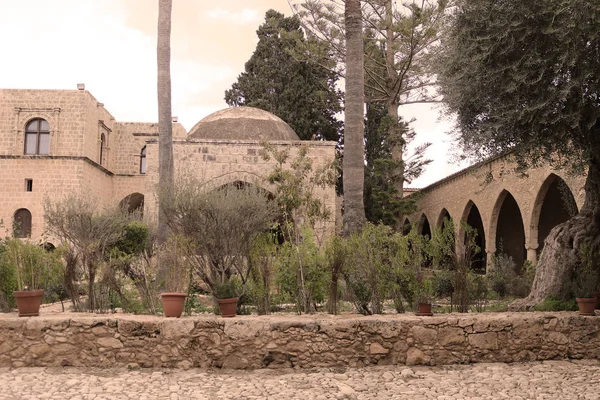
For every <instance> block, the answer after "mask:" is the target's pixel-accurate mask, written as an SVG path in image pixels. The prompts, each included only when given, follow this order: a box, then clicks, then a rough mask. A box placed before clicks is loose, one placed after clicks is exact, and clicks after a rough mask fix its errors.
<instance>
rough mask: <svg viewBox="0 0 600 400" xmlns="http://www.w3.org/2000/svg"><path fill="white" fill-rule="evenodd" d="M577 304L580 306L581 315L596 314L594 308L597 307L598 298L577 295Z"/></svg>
mask: <svg viewBox="0 0 600 400" xmlns="http://www.w3.org/2000/svg"><path fill="white" fill-rule="evenodd" d="M576 299H577V305H578V306H579V315H595V313H594V310H595V309H596V298H595V297H590V298H586V297H584V298H581V297H577V298H576Z"/></svg>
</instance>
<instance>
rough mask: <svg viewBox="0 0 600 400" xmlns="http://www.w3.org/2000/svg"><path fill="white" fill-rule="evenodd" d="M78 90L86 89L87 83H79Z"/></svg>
mask: <svg viewBox="0 0 600 400" xmlns="http://www.w3.org/2000/svg"><path fill="white" fill-rule="evenodd" d="M77 90H85V83H78V84H77Z"/></svg>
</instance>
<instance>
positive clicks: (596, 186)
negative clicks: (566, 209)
mask: <svg viewBox="0 0 600 400" xmlns="http://www.w3.org/2000/svg"><path fill="white" fill-rule="evenodd" d="M584 243H588V244H589V245H590V246H593V248H595V246H597V245H598V244H599V243H600V160H592V162H590V164H589V166H588V175H587V178H586V181H585V201H584V203H583V207H582V208H581V211H580V212H579V214H578V215H576V216H575V217H573V218H571V219H570V220H568V221H566V222H564V223H562V224H560V225H557V226H555V227H554V228H553V229H552V230H551V231H550V234H548V237H547V238H546V240H545V241H544V250H543V251H542V254H541V257H540V260H539V262H538V264H537V267H536V271H535V278H534V280H533V285H532V288H531V293H530V294H529V296H528V297H526V298H525V299H520V300H516V301H514V302H513V303H512V304H511V305H510V309H511V310H514V311H518V310H524V309H529V308H532V307H533V306H535V305H536V304H539V303H542V302H543V301H544V300H545V299H547V298H548V297H550V296H557V297H559V298H568V297H572V293H571V289H572V281H573V272H574V267H575V266H576V265H577V264H578V263H579V262H580V248H581V245H582V244H584Z"/></svg>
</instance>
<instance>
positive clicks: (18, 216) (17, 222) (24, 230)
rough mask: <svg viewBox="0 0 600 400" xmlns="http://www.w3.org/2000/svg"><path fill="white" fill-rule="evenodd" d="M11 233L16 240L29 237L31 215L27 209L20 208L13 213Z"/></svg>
mask: <svg viewBox="0 0 600 400" xmlns="http://www.w3.org/2000/svg"><path fill="white" fill-rule="evenodd" d="M13 232H14V234H15V237H18V238H26V237H29V236H31V213H30V212H29V210H28V209H26V208H20V209H18V210H17V211H15V216H14V220H13Z"/></svg>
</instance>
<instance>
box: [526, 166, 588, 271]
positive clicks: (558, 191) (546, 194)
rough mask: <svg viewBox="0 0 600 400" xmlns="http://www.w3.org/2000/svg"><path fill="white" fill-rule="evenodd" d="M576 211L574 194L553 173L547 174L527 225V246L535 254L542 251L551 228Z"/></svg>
mask: <svg viewBox="0 0 600 400" xmlns="http://www.w3.org/2000/svg"><path fill="white" fill-rule="evenodd" d="M578 212H579V209H578V207H577V202H576V201H575V196H573V192H572V191H571V188H570V187H569V186H568V185H567V183H566V182H565V181H564V180H563V179H562V178H561V177H560V176H558V175H556V174H554V173H552V174H550V175H548V177H547V178H546V180H545V181H544V183H543V184H542V186H541V187H540V190H539V191H538V194H537V196H536V198H535V203H534V205H533V211H532V215H531V224H530V227H529V229H530V240H529V248H531V249H533V250H537V254H536V256H538V255H539V254H540V253H541V252H542V250H543V248H544V240H546V237H547V236H548V234H549V233H550V231H551V230H552V228H554V227H555V226H556V225H558V224H561V223H563V222H565V221H567V220H568V219H570V218H571V217H573V216H575V215H576V214H577V213H578ZM536 259H537V257H536ZM532 261H535V260H532Z"/></svg>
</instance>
